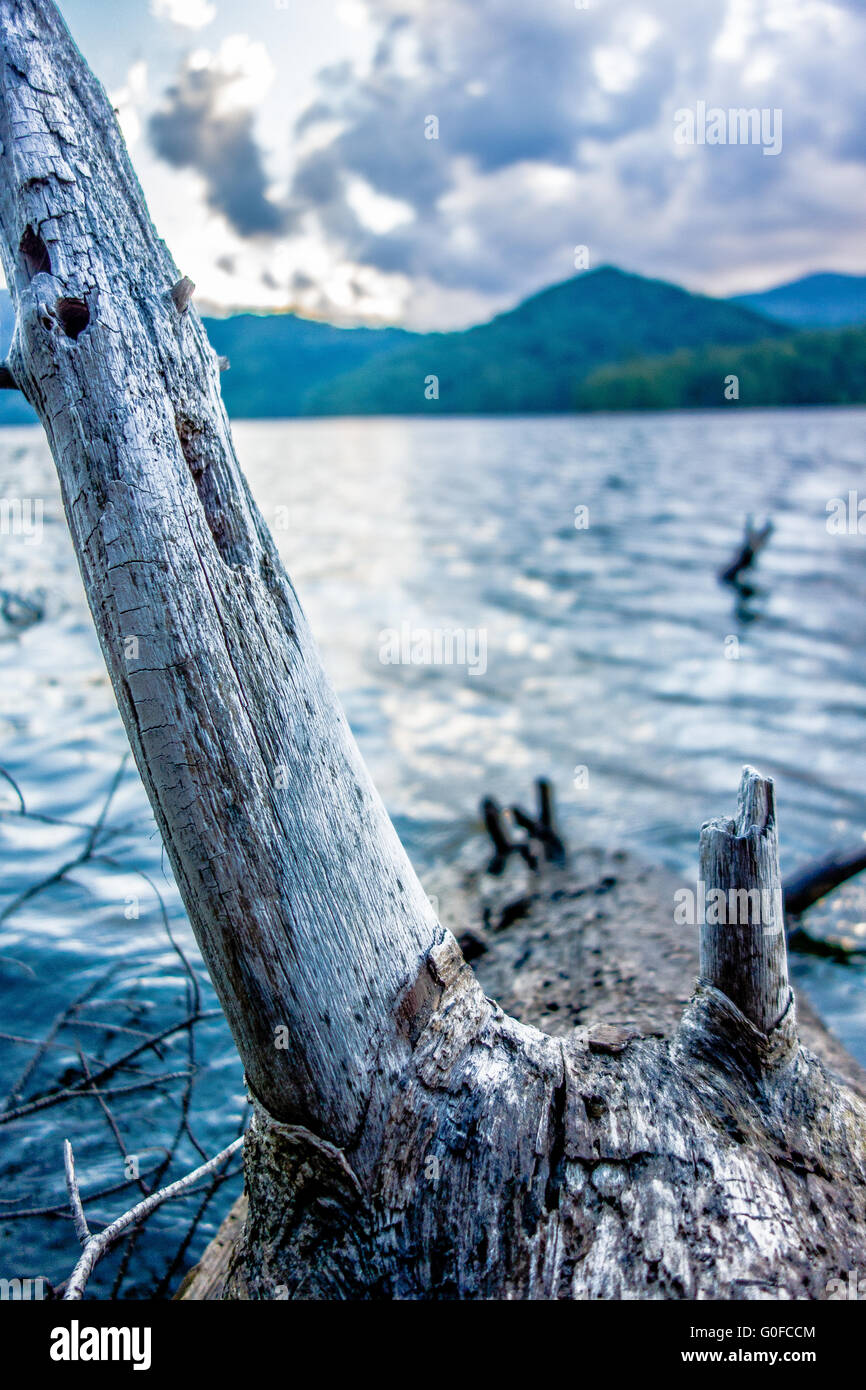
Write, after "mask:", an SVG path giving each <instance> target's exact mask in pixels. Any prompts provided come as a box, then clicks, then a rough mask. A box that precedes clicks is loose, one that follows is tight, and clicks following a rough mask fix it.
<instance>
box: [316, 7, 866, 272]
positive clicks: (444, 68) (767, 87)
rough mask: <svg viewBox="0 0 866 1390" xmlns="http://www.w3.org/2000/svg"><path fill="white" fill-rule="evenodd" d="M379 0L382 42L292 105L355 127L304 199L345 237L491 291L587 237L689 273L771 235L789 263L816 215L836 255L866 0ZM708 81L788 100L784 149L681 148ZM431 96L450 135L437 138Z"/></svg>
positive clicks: (567, 266)
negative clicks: (679, 131)
mask: <svg viewBox="0 0 866 1390" xmlns="http://www.w3.org/2000/svg"><path fill="white" fill-rule="evenodd" d="M367 9H368V12H369V13H370V14H371V15H372V16H373V17H374V18H375V19H376V20H378V22H379V25H380V30H381V33H380V38H379V42H378V45H377V47H376V49H375V52H374V57H373V60H372V64H371V65H370V67H369V68H367V69H365V70H361V69H360V68H359V69H358V70H349V69H348V68H347V65H346V64H341V65H340V68H339V70H338V71H334V70H332V71H330V72H329V73H328V75H327V79H326V80H324V81H322V82H321V83H320V86H319V91H318V93H317V97H316V99H315V101H314V102H313V103H312V104H311V105H310V107H309V108H308V109H307V111H306V112H305V113H304V114H303V115H302V117H301V119H300V121H299V122H298V127H297V129H298V132H299V133H300V132H302V131H303V132H308V131H314V130H315V127H316V126H317V125H321V124H322V123H335V124H334V128H335V129H336V130H337V131H338V133H337V135H336V136H335V137H334V138H333V139H331V141H330V143H328V144H327V145H326V146H325V147H324V148H317V149H316V150H315V151H314V152H313V153H311V154H309V155H308V156H306V157H305V158H303V159H302V160H301V162H300V164H299V166H298V169H297V172H296V179H295V185H294V188H293V191H292V205H293V207H294V208H295V209H296V211H297V213H298V214H299V215H300V214H301V213H307V214H311V215H312V216H313V218H314V219H315V222H316V224H317V225H318V226H319V228H320V230H321V233H322V235H323V236H324V237H326V238H327V239H329V240H333V241H334V242H335V243H336V244H337V245H338V247H339V251H340V252H341V253H342V254H345V255H347V256H348V257H350V258H352V259H354V260H356V261H358V262H360V263H363V264H367V265H370V266H373V267H376V268H378V269H380V270H382V271H384V272H393V271H400V272H403V273H404V274H406V275H408V276H409V277H410V279H411V278H412V277H415V278H424V279H426V280H428V281H432V282H434V283H436V284H440V285H441V286H443V287H446V288H449V289H457V290H465V291H471V290H473V289H474V290H477V291H478V292H479V294H481V295H497V294H500V295H501V294H502V293H505V292H508V291H510V292H511V293H513V294H515V295H516V294H517V293H519V292H522V291H524V290H526V289H529V288H534V287H535V286H537V285H539V284H541V283H544V282H545V281H546V280H550V279H552V278H556V277H557V276H564V275H565V274H568V273H569V271H570V270H571V268H572V266H571V262H570V249H569V248H570V246H572V245H573V244H574V243H576V242H584V243H586V244H588V245H590V247H591V248H593V250H594V251H595V252H596V253H597V254H598V255H599V256H600V257H601V258H603V259H619V260H621V261H623V262H625V263H627V264H631V265H633V266H635V267H636V268H645V269H647V270H648V271H651V272H652V273H667V274H670V275H672V276H676V275H677V274H683V275H688V273H689V271H690V270H694V271H695V272H699V271H700V272H704V271H705V270H706V269H707V268H710V269H719V268H722V269H724V267H725V266H727V265H730V264H732V263H733V262H736V261H739V262H740V263H742V264H750V265H754V263H755V259H756V257H758V258H760V257H763V258H764V259H765V261H766V263H767V265H768V267H770V268H772V267H773V265H774V261H775V257H776V254H777V248H782V249H783V250H785V251H787V250H788V249H789V248H790V247H791V246H792V245H793V244H794V242H796V244H797V245H798V246H799V245H805V244H806V242H807V240H808V236H809V231H810V228H811V229H813V230H814V234H815V235H814V237H813V240H814V241H815V244H816V250H815V252H814V256H815V257H816V259H818V260H823V259H830V258H831V254H832V247H833V241H832V235H830V234H829V228H830V227H831V225H832V222H833V217H834V215H835V217H836V219H837V226H839V227H843V226H845V225H847V223H848V221H849V216H848V213H849V211H850V199H851V194H850V187H851V184H850V179H851V178H852V177H854V178H856V177H858V175H857V174H856V171H855V172H854V173H853V174H852V173H851V167H850V166H851V163H852V162H855V163H856V162H858V161H859V162H861V163H862V162H863V161H864V159H866V141H864V138H863V135H862V130H863V121H862V119H861V113H862V105H863V99H862V96H861V94H860V93H861V86H862V79H861V74H862V68H863V61H864V57H866V26H864V25H863V24H862V23H861V20H860V17H861V16H863V14H864V9H866V5H864V3H862V0H839V3H838V4H834V3H832V0H828V2H827V3H825V4H823V5H815V4H814V3H812V0H808V2H807V0H787V3H785V4H781V3H780V0H755V3H754V5H752V6H751V7H744V6H742V5H734V4H733V3H731V0H728V3H725V0H722V3H720V4H718V5H711V6H710V5H708V6H696V5H694V3H693V0H653V4H652V5H650V4H645V3H644V0H607V3H604V4H601V3H596V2H595V0H590V4H589V6H588V8H587V9H585V10H579V9H577V7H576V6H573V5H572V4H571V3H569V0H534V3H533V5H532V6H531V7H530V6H527V5H526V4H525V3H524V2H523V0H520V2H519V0H429V3H425V4H424V5H413V4H409V3H408V2H407V0H368V4H367ZM699 100H705V101H707V102H709V103H710V104H718V105H721V106H723V107H726V108H727V107H731V106H747V107H751V106H758V107H765V106H769V107H771V108H775V107H781V108H783V110H784V136H785V139H784V148H783V152H782V154H781V155H780V156H779V157H778V158H766V157H764V156H763V153H762V151H761V150H760V149H758V148H754V147H750V148H743V147H739V148H737V147H727V148H724V149H721V148H719V149H715V150H709V149H700V150H689V151H687V152H685V157H680V156H683V154H684V152H683V151H682V150H679V151H677V150H676V149H675V148H674V143H673V138H672V132H673V125H674V112H675V111H676V110H677V108H679V107H682V106H692V107H693V106H694V104H695V102H697V101H699ZM428 115H435V116H437V117H438V118H439V139H438V140H431V141H426V140H425V139H424V120H425V117H427V116H428ZM845 162H847V168H848V172H847V173H844V172H840V171H841V170H842V166H843V164H845ZM536 171H538V173H537V175H536ZM551 171H553V172H552V174H551ZM557 171H560V172H561V174H562V178H561V179H560V182H559V184H557V183H556V178H555V177H554V176H555V174H556V172H557ZM357 180H361V181H363V182H364V183H365V184H366V185H367V186H368V187H369V188H370V189H372V190H373V192H374V193H377V194H384V195H386V196H387V197H389V198H393V199H398V200H400V202H401V203H403V204H405V205H407V206H408V207H409V208H410V209H411V211H412V214H413V218H412V220H411V222H409V223H406V222H405V221H404V222H402V223H401V224H400V225H398V226H396V227H395V228H394V230H393V231H391V232H389V233H387V234H379V235H376V234H374V233H373V232H372V231H371V230H370V228H369V227H367V226H365V225H364V221H363V208H362V207H360V206H359V204H358V201H357V199H356V198H354V197H353V189H354V188H355V184H356V181H357ZM845 180H848V182H847V183H846V182H845ZM859 186H860V189H861V192H862V191H863V190H864V183H863V181H862V179H861V182H860V185H859ZM557 188H558V189H559V191H558V192H557ZM551 190H553V191H551ZM786 228H788V229H789V230H788V231H786V230H785V229H786ZM825 233H827V234H826V235H825ZM849 240H850V239H849ZM759 241H760V244H758V243H759Z"/></svg>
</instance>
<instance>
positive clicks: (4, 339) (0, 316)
mask: <svg viewBox="0 0 866 1390" xmlns="http://www.w3.org/2000/svg"><path fill="white" fill-rule="evenodd" d="M14 328H15V311H14V309H13V308H12V300H11V299H10V298H9V291H8V290H0V362H3V361H4V360H5V358H6V353H7V352H8V350H9V344H10V342H11V341H12V333H13V330H14ZM35 419H36V411H35V410H31V408H30V406H29V405H28V404H27V402H26V401H25V399H24V397H23V396H22V395H21V394H20V392H18V391H0V425H32V424H33V422H34V421H35Z"/></svg>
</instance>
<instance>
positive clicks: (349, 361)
mask: <svg viewBox="0 0 866 1390" xmlns="http://www.w3.org/2000/svg"><path fill="white" fill-rule="evenodd" d="M14 318H15V316H14V313H13V311H12V304H11V300H10V298H9V293H8V291H7V290H0V361H2V359H3V358H4V357H5V356H6V351H7V349H8V347H9V341H10V339H11V337H12V330H13V327H14ZM204 323H205V327H206V328H207V331H208V336H209V338H210V340H211V343H212V344H213V347H214V349H215V350H216V352H218V353H219V354H220V356H221V357H228V359H229V362H230V364H231V366H230V370H229V371H227V372H223V373H222V376H221V385H222V392H223V399H224V400H225V403H226V408H227V410H228V412H229V415H231V416H232V417H233V418H235V419H243V418H248V417H252V418H265V419H280V418H282V417H283V416H292V415H303V414H309V413H310V412H309V410H308V409H307V398H308V396H309V393H310V392H311V390H312V389H313V388H315V387H318V386H320V385H322V383H324V382H326V381H328V380H330V379H331V378H332V377H335V376H340V375H342V374H343V373H345V372H349V371H351V370H352V369H353V368H356V367H360V366H363V365H364V364H365V363H368V362H370V361H371V360H372V359H373V358H375V357H378V356H381V355H382V354H384V353H388V352H393V351H395V349H397V348H399V347H402V346H403V345H404V344H407V343H412V342H414V341H415V340H416V338H418V336H419V335H418V334H416V333H409V332H407V331H406V329H404V328H335V327H334V325H333V324H330V323H320V322H318V321H316V320H314V319H302V318H298V316H297V315H296V314H233V315H231V316H230V317H228V318H219V319H218V318H206V319H205V320H204ZM35 419H36V415H35V413H34V412H33V411H32V410H31V409H30V406H29V405H28V404H27V402H26V401H25V400H24V398H23V397H22V396H20V395H19V394H18V392H17V391H0V425H14V424H30V423H32V422H33V421H34V420H35Z"/></svg>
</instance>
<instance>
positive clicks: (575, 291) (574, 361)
mask: <svg viewBox="0 0 866 1390" xmlns="http://www.w3.org/2000/svg"><path fill="white" fill-rule="evenodd" d="M783 332H784V329H783V328H782V327H781V326H780V325H778V324H776V323H774V322H772V321H770V320H768V319H766V318H762V317H761V316H760V315H758V314H756V313H754V312H753V311H752V310H751V309H746V308H743V307H742V306H741V305H739V304H731V303H729V302H728V301H726V300H719V299H709V298H707V297H706V296H704V295H695V294H689V293H688V292H687V291H686V290H682V289H679V288H678V287H677V286H676V285H669V284H666V283H664V282H663V281H661V280H647V279H644V278H643V277H642V276H640V275H630V274H627V273H626V272H625V271H621V270H616V269H614V268H613V267H610V266H606V267H602V268H601V269H599V270H595V271H589V272H587V273H586V274H584V275H580V276H576V277H575V278H573V279H571V280H566V281H565V282H564V283H562V284H559V285H553V286H551V288H549V289H546V290H542V291H541V293H540V294H536V295H533V296H532V298H531V299H527V300H525V301H524V302H523V303H522V304H520V305H518V307H517V308H516V309H512V310H510V311H509V312H507V313H504V314H500V315H498V316H497V317H496V318H494V319H492V320H491V321H490V322H489V323H485V324H481V325H479V326H478V327H476V328H469V329H465V330H463V331H462V332H454V333H428V334H425V335H424V336H423V337H419V338H417V339H416V340H415V341H414V342H413V343H411V344H408V345H405V346H403V347H401V348H398V349H397V350H396V351H394V352H391V353H389V354H387V356H383V357H379V358H377V359H376V361H375V362H369V363H367V364H366V365H364V366H362V367H358V368H355V370H353V371H351V372H348V373H346V374H345V375H343V376H341V377H337V378H335V379H334V380H332V381H329V382H326V383H324V384H323V385H322V386H320V387H318V388H317V389H315V390H313V391H312V392H311V393H310V396H309V398H308V408H309V409H311V410H312V411H313V412H314V413H317V414H323V415H331V414H334V415H341V414H352V415H379V414H382V415H387V414H416V413H419V412H424V413H427V412H429V413H442V414H454V413H460V414H463V413H468V414H483V413H517V412H532V411H559V410H571V409H573V408H574V391H575V385H576V383H577V382H579V381H580V380H581V379H582V378H583V377H585V376H586V375H587V374H588V373H589V372H590V371H592V370H594V369H595V368H596V367H598V366H600V365H602V364H604V363H607V362H623V361H627V360H629V359H630V358H635V357H643V356H647V355H652V354H655V353H668V352H671V351H672V350H673V349H675V348H681V347H696V346H701V345H704V344H710V343H748V342H754V341H757V340H758V339H760V338H765V337H772V336H774V335H776V334H780V333H783ZM430 376H436V377H438V381H439V397H438V400H437V399H433V400H427V399H426V397H425V383H426V381H427V379H428V378H429V377H430Z"/></svg>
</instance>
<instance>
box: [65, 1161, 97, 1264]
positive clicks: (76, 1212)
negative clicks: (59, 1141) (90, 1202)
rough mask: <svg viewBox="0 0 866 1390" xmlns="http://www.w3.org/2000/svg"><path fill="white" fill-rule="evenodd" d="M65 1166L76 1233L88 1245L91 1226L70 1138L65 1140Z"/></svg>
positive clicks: (82, 1243) (81, 1241) (83, 1243)
mask: <svg viewBox="0 0 866 1390" xmlns="http://www.w3.org/2000/svg"><path fill="white" fill-rule="evenodd" d="M63 1166H64V1168H65V1169H66V1191H67V1192H68V1194H69V1205H70V1207H71V1208H72V1222H73V1225H74V1226H75V1234H76V1235H77V1236H78V1240H79V1242H80V1244H81V1245H82V1246H86V1245H87V1242H88V1241H89V1240H90V1239H91V1234H90V1227H89V1226H88V1224H87V1217H86V1216H85V1215H84V1207H83V1206H82V1205H81V1193H80V1192H79V1190H78V1179H77V1178H76V1176H75V1155H74V1154H73V1152H72V1145H71V1144H70V1142H69V1140H68V1139H64V1141H63Z"/></svg>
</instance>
